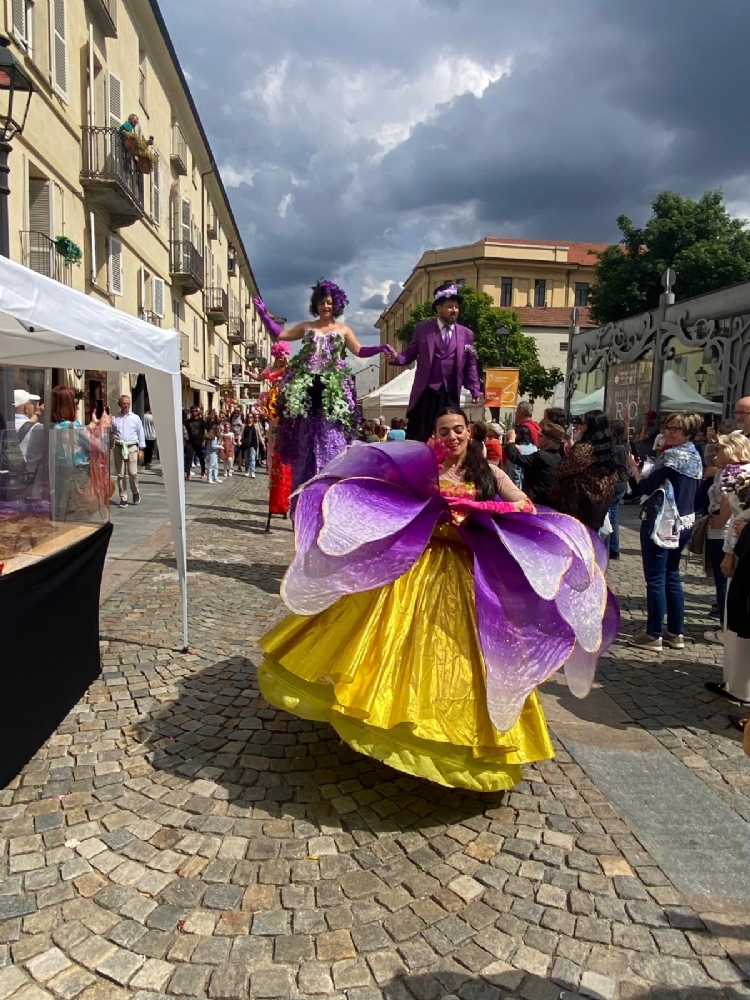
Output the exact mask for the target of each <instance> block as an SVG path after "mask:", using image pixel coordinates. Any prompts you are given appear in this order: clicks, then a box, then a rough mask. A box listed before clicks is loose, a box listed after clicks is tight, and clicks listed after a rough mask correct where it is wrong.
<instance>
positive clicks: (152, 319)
mask: <svg viewBox="0 0 750 1000" xmlns="http://www.w3.org/2000/svg"><path fill="white" fill-rule="evenodd" d="M140 318H141V319H142V320H143V321H144V323H151V325H152V326H161V324H162V319H161V316H157V315H156V313H155V312H153V311H152V310H151V309H141V311H140Z"/></svg>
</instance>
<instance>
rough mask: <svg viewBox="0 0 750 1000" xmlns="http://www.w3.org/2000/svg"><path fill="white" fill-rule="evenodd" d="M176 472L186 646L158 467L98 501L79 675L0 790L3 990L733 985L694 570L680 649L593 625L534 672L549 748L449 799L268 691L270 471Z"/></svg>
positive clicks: (724, 816) (732, 868) (273, 549)
mask: <svg viewBox="0 0 750 1000" xmlns="http://www.w3.org/2000/svg"><path fill="white" fill-rule="evenodd" d="M190 486H191V492H190V498H191V502H192V503H193V505H194V507H195V508H196V509H194V511H193V513H194V514H195V516H194V518H193V519H192V520H191V521H190V523H189V526H188V543H189V545H188V548H189V567H188V568H189V580H190V614H191V630H192V638H191V648H190V652H189V653H188V654H187V655H182V654H181V653H180V652H179V651H178V647H179V646H180V645H181V642H180V636H181V625H180V617H179V607H180V602H179V586H178V581H177V574H176V571H175V568H174V565H173V562H172V560H171V557H170V551H171V550H170V543H169V531H168V529H167V528H165V527H162V526H161V524H160V523H157V520H158V519H157V518H156V517H155V510H156V505H157V503H159V502H161V501H160V500H159V499H158V489H159V487H158V483H157V482H156V480H154V484H153V487H152V488H150V487H148V486H147V488H146V489H144V504H142V505H141V507H140V508H130V509H128V510H125V511H117V512H116V515H117V517H116V523H115V535H114V544H115V546H119V548H118V549H117V555H118V558H117V559H114V560H112V562H111V563H110V566H109V568H108V570H107V573H108V576H107V579H106V580H105V594H106V595H107V599H106V600H105V602H104V604H103V606H102V614H101V640H102V664H103V674H102V677H101V679H100V680H99V681H97V683H95V684H94V685H93V686H92V687H91V689H90V690H89V692H88V694H87V696H86V697H85V698H84V699H83V701H81V703H80V704H79V705H77V706H76V708H75V710H74V711H73V712H72V713H71V714H70V715H69V716H68V718H67V719H66V720H65V721H64V722H63V724H62V725H61V726H60V727H59V729H58V730H57V732H56V733H55V735H54V736H53V737H52V738H51V739H50V740H49V741H48V743H47V744H46V745H45V746H44V747H43V748H42V750H41V751H40V752H39V753H38V754H37V756H36V757H35V758H34V760H32V761H31V762H30V763H29V764H28V765H27V766H26V768H25V769H24V771H23V772H22V774H21V775H20V776H19V777H18V778H17V779H16V780H15V781H14V782H13V783H12V785H11V786H10V787H8V788H6V789H5V790H2V791H0V1000H8V998H12V1000H46V998H52V997H55V998H64V1000H126V998H134V997H135V998H137V1000H164V998H167V997H169V998H211V1000H221V998H227V1000H229V998H232V1000H234V998H236V1000H241V998H248V997H252V998H274V997H278V998H293V997H300V998H308V997H309V998H314V997H327V998H329V1000H378V998H381V997H387V998H392V1000H410V998H412V1000H413V998H416V1000H438V998H441V1000H442V998H448V997H451V998H452V997H459V998H461V1000H501V998H503V997H507V996H513V997H522V998H525V1000H555V998H559V997H563V998H566V1000H572V998H575V997H579V996H580V997H592V998H599V997H601V998H606V1000H610V998H625V1000H628V998H633V1000H635V998H638V1000H641V998H642V1000H646V998H653V1000H661V998H674V1000H678V998H679V1000H698V998H705V1000H725V998H726V1000H730V998H732V1000H733V998H740V997H750V988H748V984H747V980H748V978H750V825H749V824H748V820H750V760H748V759H747V758H745V757H744V755H743V754H742V751H741V747H740V742H739V734H738V733H736V732H735V731H734V730H732V729H730V728H729V727H728V721H727V706H726V705H725V704H722V703H719V700H718V699H716V698H714V697H712V696H711V695H710V694H709V693H708V692H707V691H706V690H705V688H704V682H705V681H706V680H708V679H716V678H718V676H719V668H720V652H721V651H720V649H719V648H718V647H709V646H707V645H705V644H704V643H703V641H702V634H703V631H704V630H705V629H706V628H710V627H713V626H712V623H710V622H709V620H708V619H707V618H706V617H705V614H706V610H707V608H708V606H709V605H710V603H711V600H712V597H711V588H710V586H709V584H708V582H707V581H705V579H704V578H702V577H701V576H699V575H698V574H697V563H695V562H694V563H693V564H692V567H691V568H690V570H689V571H688V574H687V577H686V579H687V587H688V639H689V641H688V644H687V648H686V649H685V650H684V651H680V652H676V651H671V650H665V651H664V653H662V654H654V653H646V652H641V651H637V650H634V649H632V648H629V647H628V646H627V645H626V644H625V643H624V642H623V641H618V642H617V643H616V644H615V645H614V646H613V648H612V649H611V650H610V651H609V653H608V654H607V655H606V656H605V657H604V658H603V659H602V661H601V664H600V670H599V675H598V680H599V684H598V686H597V688H596V689H595V690H594V692H592V695H591V696H590V697H589V698H588V699H587V700H585V701H582V702H579V701H576V700H575V699H573V698H571V697H570V695H569V694H568V692H567V688H566V686H565V682H564V680H562V679H559V678H555V679H553V680H552V681H551V682H549V683H548V684H547V685H546V687H545V693H544V698H545V708H546V710H547V713H548V717H549V720H550V726H551V729H552V731H553V734H554V739H555V745H556V749H557V755H556V758H555V760H554V761H551V762H547V763H544V764H541V765H539V766H538V767H534V768H529V769H527V772H526V780H525V781H524V783H523V784H522V785H521V786H519V787H518V788H517V789H515V790H514V791H512V792H510V793H508V794H505V795H479V794H472V793H463V792H460V791H450V790H447V789H444V788H441V787H438V786H433V785H430V784H427V783H424V782H420V781H417V780H415V779H412V778H410V777H407V776H404V775H401V774H400V773H397V772H395V771H392V770H390V769H388V768H387V767H385V766H383V765H381V764H378V763H376V762H374V761H372V760H370V759H367V758H364V757H361V756H359V755H357V754H356V753H354V752H353V751H351V750H350V749H348V748H347V747H346V746H345V745H343V744H342V743H341V742H340V741H339V740H338V738H337V737H336V736H335V734H334V733H333V732H332V730H330V729H329V728H328V727H326V726H323V725H319V724H315V723H310V722H304V721H301V720H297V719H294V718H292V717H290V716H288V715H286V714H285V713H283V712H281V711H278V710H276V709H273V708H271V707H269V706H268V705H267V704H266V703H265V702H264V700H263V699H262V697H261V696H260V694H259V691H258V687H257V683H256V664H257V662H258V655H259V648H258V645H257V640H258V638H259V637H260V636H261V635H262V634H263V633H264V632H265V631H266V630H267V629H268V628H269V627H270V626H271V625H273V624H274V623H275V622H277V621H278V620H279V619H280V617H281V616H282V615H283V613H284V611H283V608H282V606H281V604H280V601H279V598H278V589H279V583H280V580H281V577H282V575H283V572H284V570H285V567H286V565H287V564H288V562H289V559H290V556H291V551H292V533H291V528H290V526H289V523H288V522H284V521H281V520H278V521H277V522H276V524H275V529H274V531H273V533H272V534H270V535H267V534H265V533H264V530H263V529H264V527H265V517H266V514H265V510H266V489H267V479H266V477H265V476H259V478H258V479H257V480H254V481H253V480H247V479H245V478H234V479H232V480H230V481H228V482H227V483H226V484H222V485H221V486H220V487H216V488H209V487H207V486H206V485H205V484H200V485H198V484H196V486H195V489H193V484H190ZM209 490H211V491H212V492H211V495H210V496H209ZM200 491H202V492H200ZM199 492H200V495H199ZM149 502H151V503H152V506H151V508H150V510H147V507H148V503H149ZM197 508H200V509H197ZM623 514H624V519H625V521H626V522H627V524H628V525H629V526H628V527H626V528H625V529H624V531H623V558H622V559H621V560H620V561H619V562H618V563H613V564H612V567H611V571H610V574H609V575H610V580H611V584H612V586H613V588H614V589H615V591H616V592H617V594H618V596H619V598H620V601H621V607H622V612H623V624H622V635H623V637H624V636H627V635H629V634H633V633H635V632H636V631H638V630H639V629H642V627H643V619H644V588H643V582H642V575H641V569H640V556H639V551H638V539H637V534H636V532H635V530H634V527H635V526H636V524H637V522H636V519H635V513H634V511H633V510H631V509H630V508H627V509H624V511H623ZM125 516H128V517H131V524H130V526H129V527H126V522H125ZM146 517H149V518H152V519H153V523H149V525H147V526H146V525H145V518H146ZM138 518H143V519H144V521H138V520H137V519H138ZM121 526H122V527H121ZM157 528H158V531H157V533H156V534H153V532H154V531H155V530H156V529H157ZM127 531H130V532H131V535H130V536H129V538H130V545H131V548H130V550H128V551H126V550H127V549H128V543H127V539H126V538H125V533H126V532H127ZM118 532H119V534H118Z"/></svg>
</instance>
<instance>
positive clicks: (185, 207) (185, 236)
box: [180, 198, 192, 243]
mask: <svg viewBox="0 0 750 1000" xmlns="http://www.w3.org/2000/svg"><path fill="white" fill-rule="evenodd" d="M191 236H192V222H191V214H190V200H189V199H188V198H183V199H182V202H181V204H180V239H181V240H185V241H187V242H188V243H189V242H190V237H191Z"/></svg>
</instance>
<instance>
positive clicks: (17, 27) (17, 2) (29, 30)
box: [7, 0, 34, 55]
mask: <svg viewBox="0 0 750 1000" xmlns="http://www.w3.org/2000/svg"><path fill="white" fill-rule="evenodd" d="M7 5H8V8H9V11H8V22H9V23H10V24H11V25H12V30H13V37H14V38H15V40H16V41H17V42H18V43H19V44H20V45H21V46H22V47H23V48H25V49H26V51H27V52H28V53H29V55H31V54H32V49H33V39H34V4H33V3H32V2H31V0H7Z"/></svg>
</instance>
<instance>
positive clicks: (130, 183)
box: [81, 126, 145, 229]
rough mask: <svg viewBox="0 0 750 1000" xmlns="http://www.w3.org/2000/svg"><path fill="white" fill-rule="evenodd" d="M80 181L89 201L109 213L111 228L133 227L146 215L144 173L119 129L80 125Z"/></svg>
mask: <svg viewBox="0 0 750 1000" xmlns="http://www.w3.org/2000/svg"><path fill="white" fill-rule="evenodd" d="M81 184H82V185H83V187H84V189H85V191H86V193H87V194H88V195H89V197H90V198H91V200H92V201H94V202H95V203H96V204H97V205H98V206H99V207H100V208H102V209H104V211H106V212H108V213H109V216H110V225H111V227H112V229H121V228H122V227H123V226H132V224H133V223H134V222H137V221H138V220H139V219H143V218H144V217H145V211H144V208H143V174H142V173H141V171H140V170H139V169H138V165H137V163H136V161H135V157H133V156H131V155H130V153H128V152H127V151H126V149H125V146H124V144H123V140H122V136H121V135H120V130H119V129H116V128H109V127H104V126H85V127H84V128H83V170H82V171H81Z"/></svg>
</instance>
